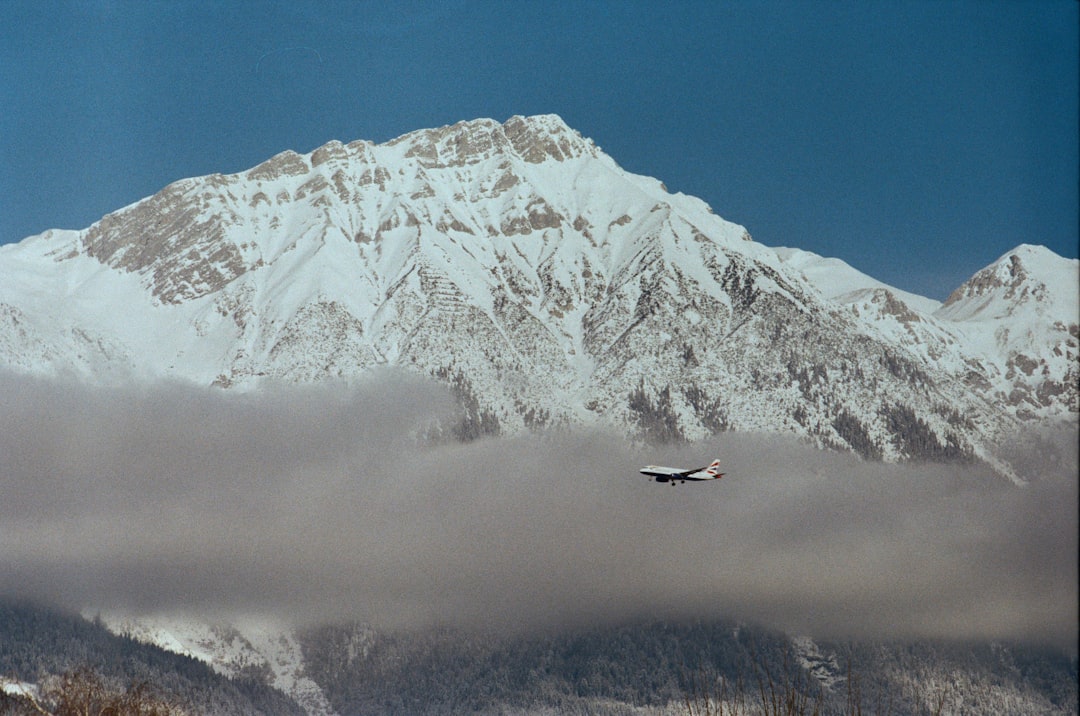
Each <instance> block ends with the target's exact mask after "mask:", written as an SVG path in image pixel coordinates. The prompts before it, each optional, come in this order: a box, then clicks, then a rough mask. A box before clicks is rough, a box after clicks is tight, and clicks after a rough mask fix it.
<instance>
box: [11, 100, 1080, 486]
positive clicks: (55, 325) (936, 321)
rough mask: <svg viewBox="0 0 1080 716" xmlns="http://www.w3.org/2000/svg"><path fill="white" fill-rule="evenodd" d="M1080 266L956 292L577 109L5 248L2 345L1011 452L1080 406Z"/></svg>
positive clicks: (94, 358)
mask: <svg viewBox="0 0 1080 716" xmlns="http://www.w3.org/2000/svg"><path fill="white" fill-rule="evenodd" d="M1077 305H1078V304H1077V261H1075V260H1071V261H1070V260H1065V259H1062V258H1060V257H1058V256H1056V255H1054V254H1052V253H1051V252H1049V251H1047V250H1045V249H1038V248H1035V247H1027V246H1021V247H1019V248H1018V249H1017V250H1015V251H1013V252H1010V253H1009V254H1007V255H1006V256H1004V257H1002V258H1001V259H1000V260H999V261H998V262H995V263H994V264H993V265H991V266H990V267H988V268H986V269H984V270H983V271H981V272H979V273H978V274H976V276H975V277H973V278H972V279H971V281H969V282H968V283H966V284H965V285H964V286H962V287H961V288H959V289H958V290H957V292H956V293H954V294H953V296H952V297H950V299H949V300H948V301H947V302H946V303H945V304H944V305H939V304H937V302H934V301H931V300H929V299H925V298H922V297H918V296H914V295H912V294H907V293H904V292H902V291H898V290H896V289H893V288H891V287H888V286H886V285H884V284H882V283H880V282H878V281H875V280H873V279H871V278H870V277H868V276H865V275H864V274H861V273H859V272H857V271H855V270H854V269H852V268H851V267H849V266H847V265H846V264H843V263H842V262H839V261H836V260H835V259H823V258H821V257H818V256H815V255H813V254H809V253H807V252H802V251H797V250H790V249H771V248H768V247H765V246H762V245H760V244H757V243H755V242H753V241H752V240H751V239H750V236H749V234H748V233H747V231H746V230H745V229H744V228H743V227H741V226H738V225H735V224H732V223H729V222H727V221H724V220H723V219H721V218H719V217H718V216H716V215H715V214H713V212H712V211H711V210H710V208H709V207H708V206H706V205H705V204H704V203H703V202H702V201H700V200H698V199H696V198H693V197H689V196H685V195H682V194H670V193H668V191H667V190H666V189H665V187H664V186H663V185H662V184H661V183H660V182H659V181H657V180H655V179H651V178H647V177H642V176H637V175H634V174H630V173H628V172H626V171H624V170H622V169H621V168H620V167H619V166H618V165H617V164H616V163H615V161H613V160H612V159H611V158H610V157H608V156H607V155H605V154H604V153H603V152H601V151H600V150H599V149H598V148H597V147H596V146H595V145H594V144H593V143H592V142H591V141H589V140H588V139H585V138H583V137H582V136H580V135H579V134H578V133H577V132H575V131H574V130H572V129H570V128H569V127H567V126H566V125H565V124H564V123H563V122H562V120H560V119H559V118H558V117H556V116H553V115H546V116H538V117H527V118H526V117H513V118H511V119H510V120H508V121H506V122H505V123H503V124H500V123H498V122H495V121H492V120H487V119H482V120H475V121H470V122H461V123H458V124H455V125H453V126H448V127H442V128H438V129H430V130H421V131H417V132H413V133H410V134H406V135H404V136H402V137H400V138H398V139H395V140H392V141H390V142H387V143H385V144H380V145H375V144H371V143H369V142H364V141H356V142H352V143H350V144H341V143H339V142H331V143H329V144H326V145H325V146H322V147H320V148H318V149H316V150H315V151H313V152H311V153H310V154H306V155H300V154H296V153H294V152H284V153H282V154H279V155H277V156H275V157H273V158H272V159H270V160H268V161H266V162H264V163H263V164H260V165H259V166H257V167H255V168H253V169H251V170H249V171H247V172H244V173H241V174H234V175H228V176H224V175H220V174H215V175H211V176H207V177H200V178H194V179H186V180H182V181H179V182H176V183H174V184H172V185H170V186H168V187H166V188H165V189H163V190H162V191H161V192H159V193H158V194H155V195H154V196H151V197H149V198H146V199H144V200H142V201H139V202H137V203H135V204H132V205H131V206H128V207H126V208H123V209H120V210H119V211H116V212H115V213H112V214H109V215H108V216H105V217H104V218H102V219H101V220H100V221H98V222H97V223H95V224H94V225H93V226H91V227H89V228H87V229H85V230H82V231H60V230H55V231H49V232H46V233H44V234H41V235H38V236H34V237H30V238H28V239H26V240H24V241H23V242H21V243H19V244H16V245H11V246H5V247H3V248H0V366H6V367H8V368H10V369H13V370H15V371H19V372H25V373H33V374H39V375H41V374H44V375H61V374H63V375H74V376H78V377H79V378H81V379H83V380H87V381H94V382H104V383H114V382H120V381H130V380H153V379H156V378H160V377H166V376H167V377H171V378H174V379H183V380H188V381H192V382H195V383H198V384H203V385H206V384H211V383H213V384H216V385H219V386H222V387H226V388H233V389H245V390H246V389H253V388H256V387H258V386H259V385H260V384H262V383H264V382H266V381H273V380H282V381H289V382H309V381H320V380H326V379H333V378H344V379H348V378H351V377H355V376H358V375H361V374H363V373H364V372H365V371H368V370H370V369H371V368H372V367H374V366H377V365H382V364H390V365H396V366H403V367H406V368H409V369H411V370H415V371H418V372H421V373H424V374H429V375H432V376H435V377H437V378H440V379H442V380H444V381H446V382H447V383H450V384H452V385H453V386H454V388H455V389H456V390H457V392H458V393H459V395H466V396H468V397H469V398H470V404H471V405H473V406H474V412H475V413H476V414H475V415H474V416H473V418H474V419H473V420H472V422H471V424H470V425H469V426H468V428H467V430H466V436H468V435H469V434H473V435H475V434H478V433H491V432H502V433H512V432H515V431H519V430H523V429H527V428H530V427H537V426H544V425H560V424H579V423H584V422H597V421H598V422H602V423H607V424H611V425H615V426H618V427H621V428H623V429H625V430H626V431H627V432H628V433H632V434H635V435H638V436H641V437H644V438H646V439H657V440H662V439H697V438H703V437H706V436H708V435H711V434H713V433H716V432H718V431H722V430H767V431H791V432H795V433H798V434H801V435H804V436H807V437H809V438H810V439H812V440H814V441H815V442H817V443H818V444H820V445H823V446H833V447H839V448H843V449H850V450H854V451H856V452H858V453H859V454H861V455H863V456H864V457H868V458H883V459H888V460H896V459H906V458H910V457H915V456H925V457H932V458H938V459H961V460H966V459H970V458H981V459H985V460H987V461H989V462H991V463H993V464H995V465H997V466H998V468H999V469H1000V470H1001V471H1002V472H1004V473H1006V474H1009V473H1010V469H1009V467H1008V465H1005V464H1004V463H1001V462H1000V461H999V460H998V459H997V458H996V457H995V456H994V446H995V445H996V443H997V442H998V441H999V440H1000V438H1001V437H1002V436H1004V435H1006V434H1009V433H1010V432H1012V431H1014V430H1016V429H1017V428H1018V427H1019V426H1021V425H1022V424H1024V423H1025V422H1028V421H1032V420H1045V419H1061V418H1064V419H1069V420H1072V419H1075V416H1076V414H1077V411H1078V397H1077V395H1078V393H1077V359H1078V348H1077V343H1078V336H1077V332H1078V323H1080V319H1078V316H1077V313H1078V308H1077Z"/></svg>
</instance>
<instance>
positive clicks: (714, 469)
mask: <svg viewBox="0 0 1080 716" xmlns="http://www.w3.org/2000/svg"><path fill="white" fill-rule="evenodd" d="M705 472H707V473H709V474H711V475H715V476H716V477H717V478H718V479H719V478H721V477H723V476H724V473H722V472H720V460H713V461H712V462H711V463H709V466H708V467H707V468H705Z"/></svg>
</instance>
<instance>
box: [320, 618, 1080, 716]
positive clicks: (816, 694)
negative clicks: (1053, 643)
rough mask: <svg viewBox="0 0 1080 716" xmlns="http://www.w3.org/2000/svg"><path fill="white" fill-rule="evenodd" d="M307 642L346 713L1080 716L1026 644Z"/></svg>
mask: <svg viewBox="0 0 1080 716" xmlns="http://www.w3.org/2000/svg"><path fill="white" fill-rule="evenodd" d="M303 644H304V653H305V659H306V662H307V665H308V669H307V671H308V674H309V675H310V676H311V677H312V678H313V679H314V680H315V681H316V682H317V683H319V684H320V686H322V687H323V689H324V690H325V692H326V693H327V696H328V698H329V700H330V702H331V704H332V705H333V706H334V708H335V709H337V711H338V712H339V713H343V714H344V713H350V714H352V713H365V714H368V713H376V714H460V713H484V714H494V713H514V712H522V711H535V712H541V713H545V712H546V713H560V714H597V713H603V714H623V713H625V714H638V715H640V714H641V713H643V711H644V712H647V711H648V710H649V709H655V710H656V711H655V712H657V713H659V712H661V711H664V712H669V713H670V712H672V710H674V712H675V713H680V712H682V711H681V710H680V709H683V707H684V705H686V704H688V699H690V700H691V701H693V700H700V699H701V698H703V697H704V696H711V695H714V694H718V693H721V692H723V693H725V694H727V695H728V696H729V697H732V698H735V697H736V694H737V693H738V692H740V691H741V692H742V703H743V704H750V705H753V704H755V703H758V702H759V698H760V694H761V689H762V686H764V687H765V688H766V690H771V691H773V692H777V691H780V690H783V689H787V688H795V689H798V690H799V691H800V692H801V693H803V694H804V696H805V698H806V700H807V701H806V702H807V703H809V704H813V705H814V706H815V707H816V708H819V710H820V712H821V713H854V712H858V713H866V714H873V713H886V712H887V713H891V714H895V715H897V716H900V715H903V714H925V713H934V712H937V711H939V707H940V706H941V704H942V703H943V702H947V703H950V704H963V705H964V706H963V708H964V709H967V710H965V711H964V712H965V713H968V712H970V713H1003V712H1007V711H1009V709H1010V708H1015V707H1016V706H1017V703H1018V701H1017V700H1018V699H1019V700H1020V702H1022V703H1026V704H1028V705H1029V706H1030V705H1037V709H1038V711H1039V712H1041V713H1062V714H1070V713H1076V699H1077V668H1076V661H1075V660H1074V659H1071V658H1069V657H1065V656H1063V655H1061V654H1060V653H1059V652H1054V651H1047V650H1041V649H1033V648H1024V647H1019V646H1008V647H1007V646H1001V645H997V646H990V645H974V646H972V645H960V644H896V643H893V644H820V645H818V646H819V647H820V650H821V652H822V653H823V654H827V655H828V656H825V657H817V658H816V659H815V658H809V659H808V657H807V654H805V653H802V652H799V651H798V650H797V649H796V647H795V645H794V644H793V642H792V640H790V639H788V638H786V637H785V636H783V635H781V634H778V633H776V632H772V631H768V630H765V629H760V628H754V627H749V626H746V625H742V626H740V625H737V624H735V623H733V622H725V621H712V622H695V623H649V624H635V625H628V626H623V627H611V628H597V629H589V630H581V631H576V632H567V633H561V634H553V635H545V636H533V637H505V636H504V637H491V636H487V637H478V636H475V635H468V634H464V633H460V632H455V631H453V630H447V629H443V630H431V631H426V632H422V633H411V634H405V633H398V634H387V633H378V632H374V631H372V630H370V629H368V628H366V627H362V626H354V627H340V626H338V627H322V628H319V629H314V630H311V631H310V632H308V633H307V634H306V635H305V637H304V639H303ZM691 705H692V704H691ZM853 707H857V708H856V710H855V711H853V710H852V709H853ZM695 712H696V711H695ZM703 712H705V711H703ZM714 712H715V711H714Z"/></svg>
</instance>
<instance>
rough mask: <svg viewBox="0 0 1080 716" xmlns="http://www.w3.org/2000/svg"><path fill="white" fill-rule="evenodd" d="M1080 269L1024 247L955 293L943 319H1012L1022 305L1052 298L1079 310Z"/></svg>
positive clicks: (1045, 250) (1040, 248)
mask: <svg viewBox="0 0 1080 716" xmlns="http://www.w3.org/2000/svg"><path fill="white" fill-rule="evenodd" d="M1078 266H1080V262H1078V261H1077V260H1076V259H1066V258H1063V257H1061V256H1058V255H1057V254H1055V253H1054V252H1053V251H1051V250H1050V249H1048V248H1046V247H1045V246H1033V245H1031V244H1020V245H1019V246H1017V247H1016V248H1015V249H1013V250H1011V251H1009V252H1007V253H1005V254H1003V255H1002V256H1000V257H998V259H997V260H996V261H994V262H993V263H992V264H990V265H989V266H987V267H986V268H984V269H982V270H980V271H978V272H977V273H976V274H975V275H974V276H972V277H971V278H970V279H968V280H967V281H965V282H964V283H963V284H962V285H961V286H960V287H959V288H957V289H956V290H955V291H953V292H952V294H950V295H949V297H948V299H946V301H945V303H944V304H943V305H942V308H941V312H940V315H942V316H943V317H946V318H949V319H951V320H972V319H980V318H987V317H996V316H1002V315H1008V314H1011V313H1013V312H1015V311H1016V310H1017V307H1018V306H1019V305H1022V304H1028V303H1031V302H1035V303H1036V304H1037V303H1039V302H1044V301H1046V300H1050V297H1051V296H1053V297H1054V299H1055V301H1056V302H1058V303H1061V304H1062V305H1065V306H1067V305H1068V304H1072V305H1074V306H1075V305H1076V302H1077V296H1078V277H1080V274H1078Z"/></svg>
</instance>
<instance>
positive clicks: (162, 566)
mask: <svg viewBox="0 0 1080 716" xmlns="http://www.w3.org/2000/svg"><path fill="white" fill-rule="evenodd" d="M0 394H2V395H4V401H3V406H2V407H0V595H3V596H9V597H18V598H31V599H43V600H49V601H53V602H60V603H63V604H65V605H68V606H71V607H74V608H87V607H90V608H97V609H103V610H120V611H128V612H141V613H154V612H184V613H188V614H196V615H201V616H205V617H207V618H229V617H231V616H236V615H243V614H255V613H263V614H272V615H275V616H277V617H279V618H282V619H287V620H291V621H293V622H296V623H313V622H320V621H334V620H352V619H359V620H364V621H368V622H371V623H372V624H374V625H376V626H383V627H414V626H424V625H428V624H436V623H437V624H449V625H455V626H460V627H465V628H468V627H480V628H493V629H500V630H510V629H530V628H537V629H546V628H559V627H568V626H583V625H596V624H603V623H620V622H625V621H628V620H633V619H652V618H712V617H728V618H737V619H744V620H752V621H758V622H761V623H763V624H766V625H769V626H773V627H777V628H781V629H785V630H789V631H792V632H798V633H808V634H812V635H814V636H818V637H874V638H896V637H900V638H904V637H918V638H922V637H935V638H939V637H940V638H980V639H982V638H993V639H1018V640H1024V641H1036V642H1041V643H1052V644H1061V645H1073V644H1075V639H1076V633H1077V607H1076V605H1077V530H1078V527H1077V457H1076V449H1075V432H1071V433H1070V434H1069V435H1066V436H1065V439H1064V440H1056V441H1055V440H1049V441H1044V443H1043V447H1041V448H1040V449H1039V450H1038V451H1033V450H1029V453H1030V454H1029V455H1028V456H1027V458H1026V459H1028V460H1029V461H1030V463H1031V467H1030V468H1029V470H1030V472H1029V474H1034V475H1038V479H1036V480H1034V481H1033V482H1032V484H1031V485H1029V486H1027V487H1024V488H1017V487H1015V486H1013V485H1012V484H1010V483H1008V482H1007V481H1005V480H1003V479H1001V478H999V477H996V476H993V475H991V474H989V473H988V472H985V471H982V470H980V469H977V468H971V467H969V468H960V467H955V466H948V467H946V466H890V465H879V464H868V463H863V462H860V461H858V460H855V459H853V458H851V457H849V456H845V455H837V454H831V453H825V452H820V451H816V450H812V449H809V448H806V447H804V446H801V445H799V444H797V443H796V442H794V441H792V440H789V439H786V438H782V437H777V436H755V435H736V434H732V435H725V436H722V438H721V439H719V440H718V441H717V442H716V443H714V444H698V445H694V446H681V447H677V448H667V449H663V450H660V451H656V452H651V453H646V452H644V451H642V450H639V449H634V448H631V447H629V446H628V445H627V444H626V443H625V442H624V441H622V440H621V439H619V438H618V437H616V436H612V435H607V434H603V433H596V432H575V433H564V434H547V435H543V436H536V435H532V436H527V437H520V438H509V439H497V440H488V441H480V442H475V443H471V444H467V445H457V444H452V445H447V444H441V445H437V444H430V443H424V442H423V441H420V440H418V439H417V436H418V434H421V433H422V432H423V430H424V428H425V426H429V425H430V423H431V420H432V418H433V417H435V416H443V417H446V416H447V415H449V410H450V405H449V401H448V399H447V397H446V395H445V393H444V392H443V391H442V390H441V389H439V388H437V387H435V386H432V385H429V384H425V383H422V382H419V381H418V380H416V379H411V378H407V377H404V376H401V375H398V374H392V373H386V374H381V375H379V376H377V377H375V378H373V379H372V380H370V381H368V382H367V383H364V384H362V385H359V386H355V387H352V388H349V389H342V388H341V387H340V386H339V387H336V388H335V387H326V386H323V387H308V388H288V389H284V388H283V389H280V390H267V391H263V392H261V393H256V394H235V393H228V392H222V391H214V390H209V389H207V390H200V389H194V388H191V387H184V386H179V385H159V386H154V387H140V388H131V389H127V390H116V389H110V390H105V389H93V388H86V387H80V386H75V385H58V384H55V383H47V382H40V381H35V380H30V379H26V378H14V377H10V376H9V377H0ZM714 456H719V457H720V458H721V460H722V464H723V467H724V469H725V470H727V472H728V476H727V477H725V478H724V479H723V480H721V481H718V482H712V483H701V484H687V485H678V486H674V487H673V486H670V485H661V484H656V483H652V482H649V481H648V478H646V477H644V476H641V475H639V474H638V473H637V470H638V468H639V467H640V465H641V464H643V463H645V462H658V463H663V464H682V465H686V466H687V467H696V466H698V465H704V464H707V463H708V462H709V461H710V460H711V459H712V458H713V457H714Z"/></svg>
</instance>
